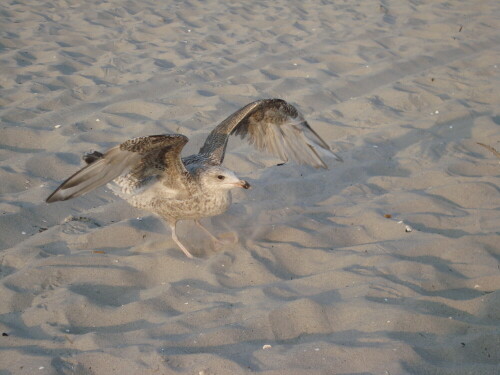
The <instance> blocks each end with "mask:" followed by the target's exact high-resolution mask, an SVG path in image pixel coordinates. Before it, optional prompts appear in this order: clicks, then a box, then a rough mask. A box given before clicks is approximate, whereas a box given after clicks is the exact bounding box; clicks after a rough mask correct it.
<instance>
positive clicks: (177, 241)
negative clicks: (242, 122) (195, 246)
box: [170, 223, 193, 258]
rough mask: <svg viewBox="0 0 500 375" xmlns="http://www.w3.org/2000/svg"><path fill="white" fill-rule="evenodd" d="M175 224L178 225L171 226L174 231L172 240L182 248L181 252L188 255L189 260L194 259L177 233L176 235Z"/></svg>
mask: <svg viewBox="0 0 500 375" xmlns="http://www.w3.org/2000/svg"><path fill="white" fill-rule="evenodd" d="M175 224H176V223H173V224H170V229H171V230H172V239H173V240H174V241H175V243H176V244H177V246H179V247H180V248H181V250H182V251H183V252H184V254H186V256H187V257H188V258H193V256H192V255H191V253H190V252H189V250H188V249H186V247H185V246H184V245H183V244H182V243H181V241H179V238H177V233H175Z"/></svg>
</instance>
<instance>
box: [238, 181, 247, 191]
mask: <svg viewBox="0 0 500 375" xmlns="http://www.w3.org/2000/svg"><path fill="white" fill-rule="evenodd" d="M238 186H240V187H242V188H243V189H250V184H249V183H248V182H247V181H245V180H240V182H239V183H238Z"/></svg>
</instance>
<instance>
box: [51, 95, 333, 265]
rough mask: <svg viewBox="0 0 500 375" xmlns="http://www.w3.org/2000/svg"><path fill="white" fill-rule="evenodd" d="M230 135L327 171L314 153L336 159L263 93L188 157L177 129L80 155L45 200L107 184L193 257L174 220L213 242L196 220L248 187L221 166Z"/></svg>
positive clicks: (295, 114) (295, 116)
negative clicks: (80, 163) (161, 223)
mask: <svg viewBox="0 0 500 375" xmlns="http://www.w3.org/2000/svg"><path fill="white" fill-rule="evenodd" d="M231 135H237V136H240V137H241V138H242V139H245V140H247V141H248V142H249V143H251V144H253V145H254V146H255V147H256V148H257V149H258V150H260V151H265V152H268V153H270V154H272V155H274V156H277V157H279V158H281V159H282V160H283V161H285V162H286V161H288V160H289V159H291V160H293V161H295V162H297V163H299V164H307V165H310V166H312V167H314V168H324V169H327V166H326V164H325V163H324V161H323V160H322V159H321V157H320V154H321V155H324V156H330V157H333V158H334V159H336V160H338V161H342V158H340V157H339V156H338V155H336V154H335V153H333V152H332V151H331V150H330V147H329V146H328V145H327V144H326V142H325V141H323V139H321V137H320V136H319V135H318V134H317V133H316V132H315V131H314V130H313V129H312V128H311V127H310V126H309V124H308V123H307V122H306V120H305V119H304V117H303V116H302V115H301V114H300V113H299V111H297V109H296V108H295V107H294V106H293V105H291V104H289V103H287V102H286V101H284V100H282V99H263V100H257V101H254V102H252V103H249V104H247V105H246V106H244V107H243V108H241V109H239V110H238V111H236V112H234V113H233V114H232V115H230V116H229V117H228V118H226V119H225V120H224V121H222V122H221V123H220V124H219V125H217V126H216V127H215V129H213V130H212V132H211V133H210V134H209V135H208V137H207V139H206V141H205V143H204V144H203V146H202V147H201V149H200V151H199V153H198V154H195V155H190V156H187V157H181V151H182V149H183V147H184V146H185V145H186V143H187V142H188V138H187V137H186V136H184V135H181V134H163V135H150V136H146V137H139V138H133V139H130V140H128V141H125V142H123V143H122V144H120V145H118V146H115V147H112V148H110V149H109V150H107V151H106V152H104V153H100V152H97V151H95V152H93V153H90V154H86V155H85V156H84V160H85V162H86V163H87V165H86V166H85V167H84V168H82V169H81V170H79V171H78V172H76V173H75V174H73V175H72V176H71V177H69V178H68V179H67V180H66V181H64V182H63V183H62V184H61V185H60V186H59V187H58V188H57V189H56V190H55V191H54V192H53V193H52V194H51V195H50V196H49V197H48V198H47V199H46V202H47V203H52V202H56V201H64V200H67V199H70V198H75V197H78V196H81V195H83V194H85V193H87V192H89V191H91V190H93V189H95V188H97V187H99V186H102V185H105V184H108V186H109V187H110V189H111V190H112V191H113V192H114V193H115V194H116V195H117V196H119V197H120V198H123V199H125V200H126V201H127V202H128V203H129V204H131V205H132V206H134V207H136V208H139V209H143V210H146V211H149V212H152V213H155V214H157V215H158V216H160V217H161V218H163V219H164V220H165V221H166V222H167V223H168V224H169V226H170V228H171V231H172V239H173V240H174V242H175V243H176V244H177V245H178V246H179V248H180V249H181V250H182V251H183V252H184V254H185V255H186V256H187V257H188V258H193V255H192V254H191V253H190V252H189V250H188V249H187V248H186V247H185V246H184V245H183V244H182V242H180V240H179V238H178V237H177V233H176V224H177V222H178V221H179V220H194V222H195V223H196V224H197V225H198V226H199V227H200V228H201V229H203V230H204V231H205V232H206V233H207V234H208V235H209V236H210V237H211V238H212V239H213V240H214V241H220V240H219V239H218V238H217V237H215V236H213V235H212V234H211V233H210V232H209V231H208V230H207V229H206V228H205V227H204V226H203V225H202V224H201V222H200V221H199V220H200V219H201V218H205V217H211V216H215V215H220V214H222V213H224V212H225V211H226V210H227V209H228V208H229V206H230V205H231V193H230V190H231V189H234V188H243V189H248V188H250V184H249V183H248V182H247V181H245V180H242V179H240V178H239V177H237V176H236V174H235V173H234V172H233V171H231V170H229V169H227V168H225V167H223V166H222V162H223V161H224V155H225V152H226V146H227V142H228V139H229V137H230V136H231Z"/></svg>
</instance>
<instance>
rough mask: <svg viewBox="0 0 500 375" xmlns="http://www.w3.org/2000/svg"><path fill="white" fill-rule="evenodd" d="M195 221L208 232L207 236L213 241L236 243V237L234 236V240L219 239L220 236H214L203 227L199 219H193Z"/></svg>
mask: <svg viewBox="0 0 500 375" xmlns="http://www.w3.org/2000/svg"><path fill="white" fill-rule="evenodd" d="M194 222H195V223H196V225H198V226H199V227H200V228H201V229H203V231H204V232H205V233H206V234H208V236H209V237H210V238H211V239H212V241H214V242H215V243H219V244H224V245H225V244H228V243H233V244H234V243H236V242H238V238H237V237H236V238H235V240H229V241H228V240H227V239H220V238H217V237H215V236H214V235H213V234H212V233H210V231H209V230H208V229H207V228H205V226H204V225H203V224H202V223H201V222H200V221H199V220H195V221H194Z"/></svg>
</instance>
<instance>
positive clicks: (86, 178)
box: [46, 134, 188, 203]
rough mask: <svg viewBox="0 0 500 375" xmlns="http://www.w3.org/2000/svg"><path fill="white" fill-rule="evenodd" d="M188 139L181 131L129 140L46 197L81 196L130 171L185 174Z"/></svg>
mask: <svg viewBox="0 0 500 375" xmlns="http://www.w3.org/2000/svg"><path fill="white" fill-rule="evenodd" d="M187 141H188V139H187V137H185V136H183V135H180V134H172V135H152V136H149V137H140V138H134V139H131V140H128V141H126V142H124V143H122V144H121V145H118V146H115V147H113V148H111V149H109V150H108V151H107V152H105V153H104V154H102V156H100V155H99V157H97V158H95V159H93V160H92V161H91V162H90V164H88V165H87V166H86V167H84V168H83V169H81V170H79V171H78V172H76V173H75V174H74V175H72V176H71V177H70V178H68V179H67V180H66V181H64V182H63V183H62V184H61V186H59V187H58V188H57V189H56V190H55V191H54V192H53V193H52V194H51V195H50V196H49V197H48V198H47V200H46V201H47V202H48V203H51V202H56V201H64V200H67V199H70V198H74V197H78V196H80V195H83V194H85V193H87V192H89V191H90V190H93V189H95V188H97V187H99V186H102V185H104V184H106V183H108V182H110V181H112V180H114V179H115V178H117V177H119V176H121V175H124V174H129V173H130V174H131V175H133V177H134V179H137V180H141V179H145V178H147V177H149V176H152V175H160V174H162V173H164V172H165V171H168V173H169V174H172V175H179V176H185V174H186V173H187V171H186V169H185V167H184V164H183V163H182V160H181V157H180V154H181V150H182V148H183V147H184V145H185V144H186V143H187Z"/></svg>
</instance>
